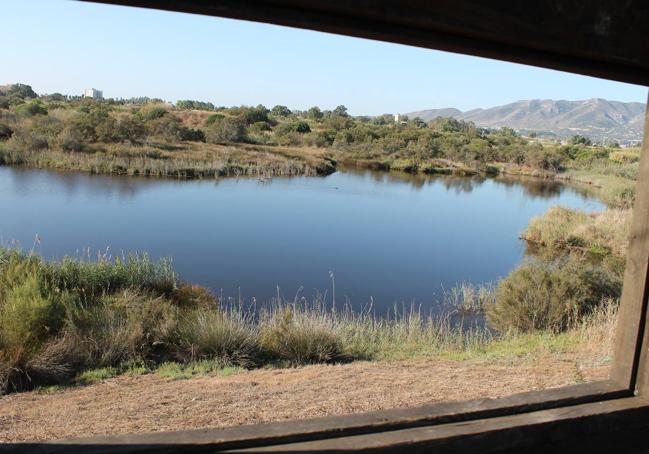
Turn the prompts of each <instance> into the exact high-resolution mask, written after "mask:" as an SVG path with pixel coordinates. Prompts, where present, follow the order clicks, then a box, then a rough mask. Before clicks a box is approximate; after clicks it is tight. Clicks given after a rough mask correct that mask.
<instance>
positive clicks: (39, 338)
mask: <svg viewBox="0 0 649 454" xmlns="http://www.w3.org/2000/svg"><path fill="white" fill-rule="evenodd" d="M62 323H63V306H62V303H61V297H60V296H58V295H52V294H48V293H47V292H46V291H44V289H43V286H42V283H41V281H40V279H39V278H38V276H36V275H31V276H28V277H26V278H25V279H24V281H23V282H22V283H21V284H19V285H17V286H15V287H13V288H12V289H11V290H9V291H8V292H7V294H6V296H5V298H4V301H3V302H2V306H1V307H0V327H1V329H2V337H3V339H4V342H5V343H6V344H8V345H20V346H22V347H23V348H24V349H25V350H26V351H35V350H37V349H38V348H39V347H40V346H41V345H42V344H43V343H44V342H45V341H46V340H47V338H48V337H50V336H53V335H56V333H58V331H59V329H60V328H61V325H62Z"/></svg>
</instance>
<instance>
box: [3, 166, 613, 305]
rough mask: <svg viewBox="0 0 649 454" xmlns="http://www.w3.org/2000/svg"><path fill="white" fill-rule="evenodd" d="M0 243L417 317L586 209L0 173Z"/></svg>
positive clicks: (543, 195) (537, 184)
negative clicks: (139, 258) (553, 218)
mask: <svg viewBox="0 0 649 454" xmlns="http://www.w3.org/2000/svg"><path fill="white" fill-rule="evenodd" d="M0 204H1V205H2V207H3V216H2V218H0V237H1V238H3V239H4V240H5V241H9V240H12V239H15V240H18V241H20V242H21V243H22V244H23V245H27V246H28V247H29V246H30V245H31V244H32V243H33V241H34V235H35V234H37V233H38V234H39V236H40V238H42V241H41V245H40V248H41V250H42V253H43V255H45V256H46V257H50V258H56V257H61V256H63V255H75V253H76V251H79V250H83V249H85V248H90V249H91V250H93V251H98V250H105V249H106V248H107V247H110V249H111V250H112V251H116V252H117V253H119V251H121V250H125V251H148V252H150V253H151V254H152V255H153V256H154V257H161V256H171V257H173V260H174V263H175V266H176V268H177V269H178V271H179V272H180V274H181V276H182V277H183V278H184V279H186V280H189V281H193V282H197V283H200V284H202V285H206V286H208V287H211V288H212V289H213V290H214V291H215V292H217V293H221V292H222V293H223V295H225V296H236V297H237V298H238V295H239V294H241V296H242V298H244V299H245V300H248V301H249V300H251V299H252V298H253V297H255V298H256V299H257V301H260V302H262V301H268V300H269V299H271V298H272V297H273V296H275V295H276V293H277V287H279V288H280V292H281V293H282V295H285V296H287V297H289V298H291V297H292V296H293V295H294V294H295V292H296V291H297V290H298V289H299V288H303V289H304V290H303V292H302V295H304V296H305V297H311V296H312V295H313V294H315V293H316V292H318V291H319V292H324V291H327V289H329V290H328V291H329V295H331V280H330V274H329V272H330V271H332V272H333V273H334V274H335V278H336V293H337V298H338V300H339V301H345V300H348V301H349V303H350V304H352V305H353V306H362V305H365V304H367V303H368V302H369V301H372V302H373V305H374V307H375V308H376V310H377V312H379V313H381V312H385V311H387V310H388V309H389V308H390V307H392V306H393V305H394V304H395V303H397V304H402V303H404V304H411V303H412V302H415V303H416V304H422V305H424V306H426V307H429V308H430V306H431V304H432V302H433V301H435V300H436V299H439V295H440V294H441V293H442V290H443V289H449V288H451V287H453V286H454V285H455V284H456V283H458V282H464V281H466V282H471V283H476V284H478V283H482V282H489V281H492V280H495V279H498V278H500V277H502V276H504V275H506V274H507V273H508V272H509V271H510V270H511V269H512V268H513V267H514V266H516V264H517V263H518V262H519V261H520V260H521V258H522V257H523V255H524V253H525V251H524V249H525V247H524V244H523V243H522V242H521V241H520V240H519V239H518V237H519V234H520V232H521V231H522V230H523V229H524V228H525V226H526V225H527V223H528V221H529V219H530V218H531V217H533V216H536V215H539V214H542V213H543V212H545V211H546V210H547V209H548V208H549V207H550V206H552V205H555V204H562V205H566V206H568V207H573V208H581V209H586V210H595V209H600V208H602V205H601V204H600V203H599V202H597V201H596V200H594V199H592V198H590V197H588V195H587V194H586V193H584V192H582V191H579V190H577V189H575V188H571V187H569V186H565V185H562V184H560V183H557V182H553V181H548V180H535V179H519V178H511V177H501V178H483V177H472V178H468V177H457V176H434V175H414V176H413V175H410V174H400V173H387V172H376V171H369V170H354V171H345V172H337V173H335V174H333V175H330V176H328V177H324V178H309V177H304V178H275V179H273V180H272V181H270V182H267V183H264V184H260V183H259V182H257V181H256V180H254V179H240V180H235V179H232V180H230V179H223V180H218V181H215V180H203V181H178V180H162V179H153V178H144V177H139V178H138V177H117V176H114V177H112V176H93V175H87V174H75V173H64V172H48V171H38V170H20V169H14V168H6V167H5V168H0Z"/></svg>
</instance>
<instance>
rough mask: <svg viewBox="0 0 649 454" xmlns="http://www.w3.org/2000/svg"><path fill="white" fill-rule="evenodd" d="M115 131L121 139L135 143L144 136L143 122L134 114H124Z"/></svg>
mask: <svg viewBox="0 0 649 454" xmlns="http://www.w3.org/2000/svg"><path fill="white" fill-rule="evenodd" d="M117 131H118V135H119V137H120V139H121V140H128V141H129V142H131V144H133V145H135V144H137V143H138V142H139V141H140V140H141V139H143V138H144V133H145V129H144V123H143V122H142V120H141V119H140V118H138V117H136V116H134V115H129V116H124V117H122V118H120V119H119V122H118V123H117Z"/></svg>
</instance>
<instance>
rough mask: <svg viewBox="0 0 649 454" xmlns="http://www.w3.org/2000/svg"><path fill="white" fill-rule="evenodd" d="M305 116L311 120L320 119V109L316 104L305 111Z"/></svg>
mask: <svg viewBox="0 0 649 454" xmlns="http://www.w3.org/2000/svg"><path fill="white" fill-rule="evenodd" d="M306 117H307V118H309V119H311V120H321V119H322V111H321V110H320V108H319V107H318V106H313V107H311V108H310V109H309V110H307V112H306Z"/></svg>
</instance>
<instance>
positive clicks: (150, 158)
mask: <svg viewBox="0 0 649 454" xmlns="http://www.w3.org/2000/svg"><path fill="white" fill-rule="evenodd" d="M638 160H639V149H637V148H625V149H622V148H620V147H619V145H618V144H616V143H607V144H599V145H597V144H592V143H591V141H590V140H589V139H588V138H586V137H583V136H579V135H576V136H574V137H573V138H572V139H571V140H570V141H569V143H563V144H562V143H559V142H553V141H548V140H540V139H537V138H535V137H522V136H519V135H518V134H516V133H515V132H514V131H513V130H512V129H510V128H506V127H503V128H499V129H486V128H478V127H476V126H475V125H474V124H473V123H470V122H464V121H460V120H455V119H453V118H445V117H438V118H435V119H433V120H431V121H430V122H428V123H426V122H424V121H422V120H421V119H419V118H413V119H407V118H405V117H403V118H401V119H400V120H399V121H398V122H395V121H394V119H393V117H392V116H391V115H387V114H386V115H381V116H377V117H363V116H359V117H354V116H351V115H349V114H348V112H347V108H346V107H345V106H342V105H341V106H338V107H336V108H335V109H333V110H321V109H320V108H318V107H316V106H314V107H312V108H310V109H308V110H305V111H298V110H293V111H292V110H290V109H288V108H287V107H286V106H281V105H277V106H274V107H273V108H272V109H268V108H266V107H264V106H262V105H258V106H256V107H249V106H238V107H229V108H228V107H217V106H214V105H213V104H211V103H208V102H201V101H189V100H185V101H178V102H177V103H176V104H175V105H171V104H168V103H164V102H163V101H162V100H159V99H149V98H132V99H129V100H123V99H117V100H116V99H106V100H94V99H88V98H82V97H71V96H64V95H61V94H58V93H55V94H51V95H42V96H39V95H37V94H36V93H35V92H34V91H33V90H32V88H31V87H30V86H28V85H24V84H14V85H10V86H5V87H0V165H16V166H19V165H22V166H28V167H34V168H52V169H60V170H75V171H84V172H90V173H101V174H117V175H142V176H152V177H164V178H185V179H193V178H219V177H239V176H242V177H245V176H252V177H258V178H262V179H265V178H272V177H274V176H298V175H306V176H317V175H328V174H330V173H333V172H335V171H336V170H337V169H338V168H340V167H354V168H369V169H375V170H383V171H399V172H407V173H412V174H417V173H420V174H452V175H460V176H474V175H481V176H496V175H520V176H534V177H541V178H553V179H557V180H565V181H572V182H578V183H585V184H588V185H591V186H592V187H593V188H596V189H597V190H598V191H599V192H601V193H602V194H601V196H602V199H603V200H604V201H605V202H606V203H607V204H609V205H612V206H617V207H619V206H622V207H630V206H631V204H632V202H633V196H634V181H635V178H636V177H637V164H638Z"/></svg>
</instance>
